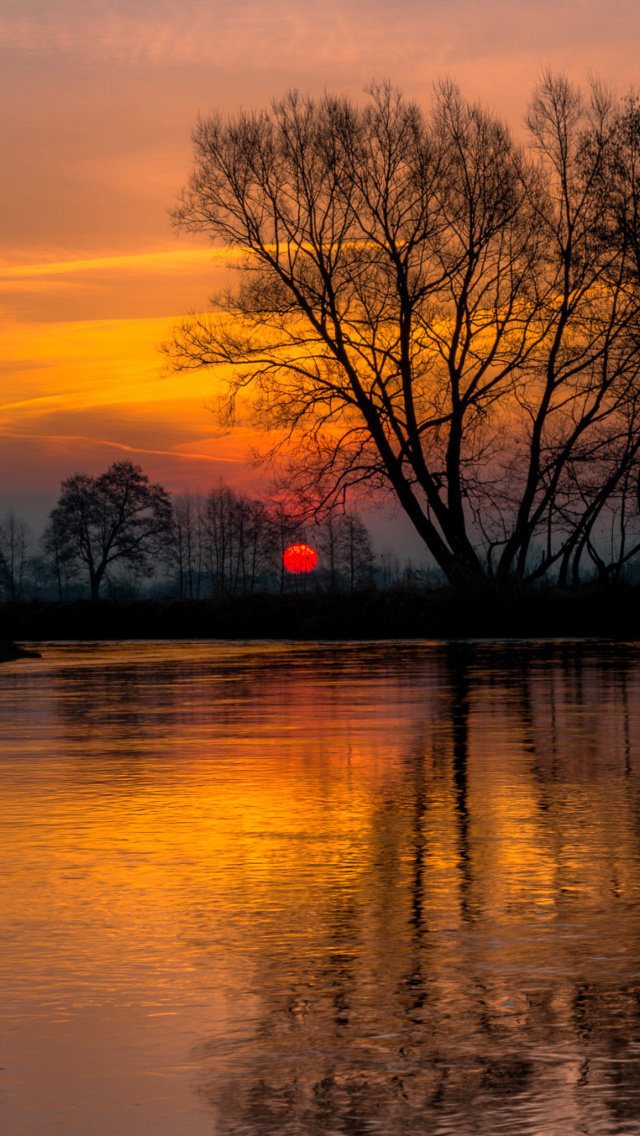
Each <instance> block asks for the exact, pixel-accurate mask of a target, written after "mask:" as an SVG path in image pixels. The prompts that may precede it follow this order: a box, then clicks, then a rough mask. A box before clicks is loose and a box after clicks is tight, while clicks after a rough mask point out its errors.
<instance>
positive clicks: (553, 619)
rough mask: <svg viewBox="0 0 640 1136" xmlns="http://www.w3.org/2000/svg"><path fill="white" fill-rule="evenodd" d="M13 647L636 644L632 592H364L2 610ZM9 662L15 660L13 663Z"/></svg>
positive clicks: (639, 609)
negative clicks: (226, 642) (177, 642)
mask: <svg viewBox="0 0 640 1136" xmlns="http://www.w3.org/2000/svg"><path fill="white" fill-rule="evenodd" d="M0 626H1V627H2V629H3V633H4V635H6V636H9V637H11V638H12V639H16V640H30V641H35V640H46V639H112V640H113V639H209V638H213V639H218V638H219V639H396V638H397V639H423V638H426V639H456V638H555V637H565V636H568V637H577V638H581V637H591V636H601V637H606V638H612V639H633V638H640V587H637V586H631V585H626V586H623V585H620V586H616V587H611V588H607V589H601V590H596V589H584V590H582V591H567V592H560V591H553V590H549V591H545V592H540V593H537V594H535V595H525V596H519V597H518V596H509V597H504V596H500V595H493V596H483V597H482V598H478V597H472V598H469V597H460V595H457V594H455V593H453V592H450V591H448V590H446V589H439V590H433V591H430V592H409V591H404V590H398V591H377V590H368V591H363V592H355V593H352V594H348V593H346V594H343V593H330V592H309V593H306V594H305V593H299V594H295V593H290V594H284V595H273V594H271V593H269V594H261V595H235V596H234V595H231V596H220V597H217V598H214V599H207V600H178V599H161V600H152V599H147V600H130V601H124V600H119V601H113V600H103V601H100V602H99V603H97V604H91V603H89V602H88V601H86V600H76V601H73V602H61V603H44V602H40V601H31V602H28V603H14V604H10V603H5V604H0ZM12 657H16V656H12Z"/></svg>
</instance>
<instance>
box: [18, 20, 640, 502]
mask: <svg viewBox="0 0 640 1136" xmlns="http://www.w3.org/2000/svg"><path fill="white" fill-rule="evenodd" d="M639 45H640V5H638V3H637V0H613V3H612V4H611V5H610V4H607V3H605V2H604V0H553V2H552V0H529V2H527V3H524V2H522V0H516V2H515V3H514V2H507V0H482V2H481V0H446V2H445V0H395V2H393V3H392V2H391V0H369V2H368V3H364V2H363V0H362V2H361V0H346V2H342V3H339V2H334V0H321V2H320V3H317V4H315V5H303V4H301V3H299V2H298V3H293V2H292V0H275V2H274V3H272V4H269V5H267V4H265V3H258V2H256V0H236V2H235V3H233V4H228V3H224V4H223V3H221V2H220V0H212V2H209V3H203V2H202V0H180V3H178V2H177V0H156V2H155V3H152V2H151V0H127V3H126V4H125V3H124V0H122V2H117V3H109V2H108V0H84V2H82V3H81V2H80V0H0V51H1V55H2V61H1V66H0V86H1V88H2V106H3V108H4V114H3V115H2V122H1V124H0V130H1V131H2V135H3V137H2V152H3V155H4V161H3V175H2V179H0V199H1V206H0V208H1V216H2V219H3V229H4V239H3V247H2V252H1V256H0V311H1V313H2V325H1V330H0V334H1V336H2V350H1V352H0V371H1V374H2V403H1V412H0V434H1V435H2V439H1V444H0V509H3V508H6V506H7V505H8V504H14V505H15V506H16V507H17V508H19V509H20V510H22V511H25V512H27V513H28V514H30V515H31V516H32V518H33V519H34V521H39V520H40V519H41V518H42V517H43V516H44V514H45V513H46V511H47V509H48V508H49V507H50V506H51V504H52V503H53V501H54V499H55V497H56V495H57V490H58V485H59V482H60V479H61V478H62V477H64V476H67V475H69V474H70V473H73V472H76V471H78V470H88V471H89V472H92V473H96V472H99V471H101V470H103V469H105V468H106V467H107V465H109V464H110V463H111V462H112V461H114V460H116V459H117V458H119V457H122V456H129V457H131V458H132V460H134V461H137V462H140V464H142V465H143V467H144V469H145V470H146V471H147V472H148V473H149V474H150V475H151V476H152V477H153V478H154V479H156V480H160V481H162V483H163V484H164V485H165V487H166V488H168V489H170V490H173V491H180V490H183V489H185V488H187V487H192V488H196V487H198V486H199V487H200V488H201V489H206V488H207V487H208V486H209V485H211V484H212V483H213V482H214V481H216V480H217V479H218V478H219V477H223V478H224V479H225V480H227V481H229V482H231V483H232V484H236V485H238V486H241V487H244V488H247V487H249V486H250V485H252V484H253V483H254V482H255V477H256V475H255V474H254V473H253V472H252V471H251V470H250V469H249V468H248V466H247V464H246V461H245V454H246V451H247V447H248V445H249V442H250V440H251V439H250V437H249V436H248V434H247V432H246V431H245V432H239V433H235V434H233V435H228V436H224V437H223V436H220V434H219V432H217V431H216V425H215V421H214V419H213V417H212V415H211V413H210V411H209V410H208V409H207V403H208V402H209V401H210V399H211V396H212V393H213V391H214V385H215V380H214V378H213V376H212V375H211V374H207V373H203V374H200V375H194V376H189V377H187V378H185V377H184V376H180V377H179V378H177V379H176V378H172V377H171V376H169V375H167V374H166V373H165V372H164V371H163V360H162V358H161V357H160V355H159V354H158V350H157V348H158V345H159V344H160V343H161V342H162V340H163V339H164V338H165V337H166V335H167V333H168V331H169V329H170V327H171V324H172V321H173V319H175V318H176V317H178V316H180V315H181V314H183V313H184V312H186V311H189V310H194V309H198V308H202V307H203V306H204V305H205V302H206V297H207V294H208V292H210V291H211V290H212V289H213V288H214V287H216V285H217V284H218V283H219V282H220V280H221V279H222V278H223V276H224V274H225V272H226V267H225V266H226V263H227V258H226V256H225V254H224V251H218V252H217V253H216V252H213V253H212V250H210V249H208V248H207V247H206V245H205V244H204V243H203V242H196V241H195V240H194V239H192V238H186V237H176V235H175V234H174V232H173V231H172V229H171V226H170V224H169V220H168V215H167V210H168V208H169V207H170V206H171V205H172V204H173V202H174V200H175V197H176V193H177V191H178V190H179V189H180V186H181V185H182V184H183V182H184V181H185V180H186V177H187V176H188V173H189V170H190V166H191V144H190V131H191V127H192V125H193V123H194V120H195V118H196V116H197V115H198V113H206V112H207V111H209V110H210V109H212V108H214V107H221V108H222V109H223V110H225V111H229V112H233V111H234V110H236V109H237V108H238V107H240V106H244V107H250V106H257V105H261V104H263V103H265V102H267V101H268V100H269V99H270V98H271V97H272V96H274V95H279V94H281V93H282V92H283V90H284V89H285V88H286V87H288V86H298V87H301V88H302V89H304V90H310V91H311V92H321V91H322V90H323V89H324V88H325V87H326V88H330V89H334V90H335V89H337V90H341V91H348V92H349V93H350V94H352V95H353V96H355V97H358V96H359V94H360V92H361V91H362V88H363V86H364V85H365V84H366V83H367V82H369V81H370V80H371V79H372V78H374V77H377V78H389V79H391V80H392V81H393V82H395V83H397V84H399V85H400V86H401V87H402V88H403V90H404V91H405V93H406V94H407V95H409V96H411V97H414V98H417V99H419V100H421V101H424V102H427V101H428V99H429V97H430V91H431V88H432V84H433V81H434V79H436V78H437V77H442V76H443V75H450V76H452V77H453V78H454V79H455V80H457V81H458V82H459V83H460V85H461V86H462V88H463V91H464V93H465V94H467V95H468V96H471V97H479V98H481V99H482V100H483V101H485V102H486V103H488V104H489V105H490V106H491V107H493V108H494V109H495V110H497V111H498V112H499V113H500V114H502V115H503V116H504V117H506V118H508V119H509V120H510V121H511V123H512V124H513V125H514V127H516V128H519V124H520V122H521V119H522V115H523V112H524V109H525V105H526V101H527V96H528V93H529V91H530V89H531V87H532V85H533V84H534V82H535V81H536V78H537V77H538V76H539V74H540V71H541V69H542V68H543V67H546V66H551V67H552V68H554V69H561V70H564V71H566V72H568V74H569V75H570V77H571V78H573V79H576V80H578V81H581V82H584V81H585V80H586V79H587V77H588V75H589V74H597V75H599V76H600V77H601V78H602V79H603V80H605V81H606V82H608V83H611V84H615V85H616V87H617V89H618V91H619V92H620V93H623V92H624V91H625V90H626V89H627V88H628V87H629V86H630V85H640V63H639V62H638V58H639V56H638V47H639Z"/></svg>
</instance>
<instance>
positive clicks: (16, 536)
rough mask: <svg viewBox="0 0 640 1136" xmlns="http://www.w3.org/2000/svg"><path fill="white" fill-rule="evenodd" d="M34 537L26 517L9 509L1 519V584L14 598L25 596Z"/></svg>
mask: <svg viewBox="0 0 640 1136" xmlns="http://www.w3.org/2000/svg"><path fill="white" fill-rule="evenodd" d="M31 545H32V538H31V533H30V531H29V526H28V525H27V522H26V521H25V520H24V517H21V516H19V515H18V513H16V512H15V510H14V509H9V510H8V511H7V512H6V513H5V515H4V517H3V518H2V521H0V586H2V587H3V588H4V590H5V591H6V592H7V593H8V595H9V598H10V599H12V600H21V599H23V598H24V585H25V577H26V574H27V566H28V559H29V553H30V551H31Z"/></svg>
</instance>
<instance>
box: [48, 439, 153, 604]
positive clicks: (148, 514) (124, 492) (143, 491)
mask: <svg viewBox="0 0 640 1136" xmlns="http://www.w3.org/2000/svg"><path fill="white" fill-rule="evenodd" d="M61 490H62V492H61V495H60V499H59V501H58V504H57V505H56V506H55V508H54V509H53V510H52V512H51V513H50V516H49V529H48V537H47V541H48V545H49V547H50V548H52V549H55V553H56V556H57V558H58V563H59V565H60V566H62V565H73V566H74V567H75V568H77V569H78V570H79V571H81V572H83V573H84V574H85V575H86V577H87V578H88V582H89V587H90V592H91V599H92V600H97V599H98V598H99V595H100V586H101V584H102V582H103V580H104V578H105V575H106V573H107V571H108V569H109V568H110V566H111V565H114V564H115V565H118V566H119V567H126V568H128V569H130V570H131V571H132V572H133V573H135V574H146V575H152V573H153V571H154V569H155V564H156V561H157V559H158V558H159V556H160V553H161V551H162V547H163V543H164V540H165V537H166V534H167V533H168V532H169V530H170V528H171V523H172V514H171V502H170V499H169V495H168V494H167V493H166V492H165V490H164V489H163V488H162V487H161V486H160V485H152V484H151V483H150V481H149V478H148V477H147V475H146V474H145V473H143V471H142V469H141V468H140V466H137V465H134V464H133V463H132V462H129V461H123V462H115V463H114V464H113V465H112V466H110V467H109V469H108V470H107V471H106V473H103V474H101V475H100V476H99V477H90V476H89V475H88V474H86V473H78V474H75V475H74V476H73V477H70V478H67V479H66V480H65V481H63V482H62V486H61ZM60 580H61V577H59V581H60ZM59 587H60V589H61V583H59Z"/></svg>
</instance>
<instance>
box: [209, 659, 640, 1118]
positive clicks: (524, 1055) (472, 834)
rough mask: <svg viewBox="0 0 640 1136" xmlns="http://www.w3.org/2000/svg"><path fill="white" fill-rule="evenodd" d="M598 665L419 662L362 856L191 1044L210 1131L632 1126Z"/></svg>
mask: <svg viewBox="0 0 640 1136" xmlns="http://www.w3.org/2000/svg"><path fill="white" fill-rule="evenodd" d="M603 654H604V657H602V656H601V657H595V656H589V653H588V651H586V650H585V649H580V648H578V647H576V646H575V645H573V646H572V645H570V644H567V645H560V646H557V645H556V646H552V645H550V646H548V647H547V648H545V647H543V646H539V647H538V648H537V649H535V650H533V649H525V648H522V649H520V650H518V649H517V648H514V647H510V648H507V647H504V648H500V647H499V646H498V645H494V646H493V647H491V648H489V647H484V648H482V647H480V646H478V645H472V644H458V645H451V646H449V647H442V648H440V654H439V659H438V665H439V671H440V673H439V679H440V682H439V698H438V701H437V705H436V707H435V709H433V708H432V710H431V711H430V712H429V713H428V714H425V716H424V718H423V719H420V718H417V719H416V721H415V730H414V736H413V737H412V739H411V744H410V745H409V746H408V747H407V749H406V753H405V756H404V758H403V759H402V762H401V764H400V767H399V768H400V772H399V771H398V768H397V767H396V769H395V775H394V776H392V777H390V778H389V779H388V780H387V781H385V780H384V778H383V779H382V780H381V783H380V784H379V785H378V787H377V794H376V800H375V802H374V805H373V807H372V812H371V815H370V817H369V825H368V846H367V848H366V849H365V850H364V851H363V859H362V862H361V863H360V864H359V866H358V867H357V869H354V868H353V866H352V865H351V866H350V865H349V864H348V863H345V865H344V872H343V873H342V874H341V873H340V872H336V871H334V870H332V871H330V872H329V873H328V875H327V877H326V878H324V879H323V878H322V876H321V875H317V876H316V877H315V881H314V882H315V886H316V887H320V888H326V889H327V892H328V902H327V904H326V906H325V908H324V909H323V915H322V918H321V919H320V920H319V921H318V922H315V923H314V924H313V925H312V926H310V925H305V926H303V928H302V930H300V928H298V931H297V932H296V933H295V934H294V933H291V934H290V935H289V936H287V928H286V917H285V925H283V927H282V929H281V935H280V936H277V935H276V937H275V939H274V938H273V932H274V927H273V926H271V927H270V934H267V935H265V936H264V938H263V940H262V941H261V942H260V944H259V946H257V947H256V956H255V957H256V969H255V974H254V976H253V979H252V982H251V993H252V994H253V995H254V996H257V998H258V1004H259V1009H258V1011H257V1014H256V1015H255V1017H254V1018H253V1019H247V1020H246V1021H245V1024H244V1027H243V1029H242V1030H241V1031H240V1037H239V1040H238V1041H237V1042H229V1041H228V1040H226V1041H225V1039H223V1038H220V1037H216V1038H212V1039H211V1040H210V1041H209V1042H207V1043H204V1044H201V1045H200V1046H199V1047H198V1049H197V1059H198V1061H199V1063H201V1066H202V1077H201V1079H200V1081H199V1091H200V1092H201V1093H202V1094H203V1096H204V1097H205V1098H206V1099H207V1100H208V1101H209V1102H210V1104H211V1105H212V1106H213V1108H214V1109H215V1113H216V1132H217V1133H220V1134H221V1136H222V1134H224V1136H231V1134H240V1133H247V1134H255V1136H258V1134H263V1136H267V1134H270V1133H274V1134H275V1133H279V1134H280V1133H291V1134H292V1136H293V1134H295V1136H298V1134H300V1136H302V1134H303V1133H304V1134H316V1133H317V1134H322V1136H328V1134H329V1133H337V1132H340V1133H352V1134H360V1133H362V1134H365V1133H374V1132H379V1133H384V1134H385V1136H386V1134H392V1133H396V1132H398V1133H411V1134H413V1133H416V1134H417V1133H438V1134H439V1133H442V1134H445V1133H451V1134H460V1136H463V1134H464V1136H468V1134H470V1133H487V1134H489V1133H491V1134H493V1133H498V1132H508V1133H510V1134H516V1133H523V1132H530V1133H534V1132H535V1133H537V1134H539V1133H544V1134H545V1136H547V1134H549V1136H551V1134H553V1136H569V1134H574V1133H578V1132H580V1133H588V1134H589V1136H595V1134H599V1133H613V1132H615V1133H617V1132H623V1131H624V1132H627V1131H633V1132H637V1131H640V1121H639V1120H638V1117H639V1116H640V966H639V959H638V942H639V940H638V932H639V931H640V919H639V909H638V896H637V883H638V852H639V847H638V837H639V833H640V829H639V825H638V819H639V813H638V803H639V797H638V782H637V776H636V773H635V771H634V753H635V755H636V756H637V754H638V751H639V739H638V720H637V707H638V693H639V677H640V676H639V673H638V665H637V662H636V660H635V657H634V656H633V653H632V654H631V655H626V654H625V653H624V652H623V651H619V650H613V651H612V652H611V653H610V654H609V655H608V656H607V651H606V650H605V649H604V648H603ZM352 677H353V676H352ZM270 935H271V937H270Z"/></svg>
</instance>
